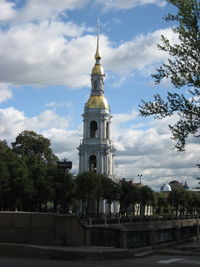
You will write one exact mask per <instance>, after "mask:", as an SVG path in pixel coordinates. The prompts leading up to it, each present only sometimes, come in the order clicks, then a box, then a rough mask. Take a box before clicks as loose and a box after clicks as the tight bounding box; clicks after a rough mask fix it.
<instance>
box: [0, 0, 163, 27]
mask: <svg viewBox="0 0 200 267" xmlns="http://www.w3.org/2000/svg"><path fill="white" fill-rule="evenodd" d="M87 4H88V5H90V7H91V6H92V5H94V4H100V5H101V6H102V7H103V9H105V10H110V9H116V10H121V9H122V10H123V9H131V8H135V7H137V6H142V5H148V4H154V5H157V6H159V7H163V6H165V4H166V2H165V1H164V0H123V1H121V0H59V1H57V0H48V1H40V0H34V1H25V2H24V5H23V6H22V7H20V8H19V7H18V8H16V4H15V3H14V2H9V1H6V0H0V20H1V21H7V20H12V19H15V21H18V22H25V21H29V22H30V21H35V20H36V21H42V20H46V19H48V20H49V19H50V20H55V19H57V18H59V17H60V16H65V17H67V13H66V12H67V11H72V10H75V9H81V8H83V7H85V6H86V5H87ZM41 11H42V12H41Z"/></svg>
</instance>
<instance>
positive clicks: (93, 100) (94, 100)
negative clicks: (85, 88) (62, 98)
mask: <svg viewBox="0 0 200 267" xmlns="http://www.w3.org/2000/svg"><path fill="white" fill-rule="evenodd" d="M87 107H88V108H104V109H109V105H108V101H107V100H106V98H105V97H104V96H103V95H92V96H90V98H89V100H88V102H87Z"/></svg>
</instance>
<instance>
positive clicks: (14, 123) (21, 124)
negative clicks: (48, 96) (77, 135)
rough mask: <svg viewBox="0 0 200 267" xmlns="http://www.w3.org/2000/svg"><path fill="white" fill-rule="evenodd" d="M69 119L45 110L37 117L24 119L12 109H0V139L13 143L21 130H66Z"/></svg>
mask: <svg viewBox="0 0 200 267" xmlns="http://www.w3.org/2000/svg"><path fill="white" fill-rule="evenodd" d="M68 123H69V119H68V120H67V119H66V118H62V117H59V116H58V115H57V114H56V113H55V112H54V111H51V110H45V111H44V112H42V113H41V114H39V115H38V116H37V117H36V116H35V117H29V118H28V117H26V116H25V114H24V112H22V111H19V110H17V109H15V108H13V107H9V108H6V109H0V139H1V140H2V139H3V140H4V139H6V140H7V141H8V142H11V141H13V139H15V137H16V136H17V135H18V134H19V133H20V132H22V131H23V130H33V131H38V132H41V131H44V130H46V129H50V128H53V127H57V128H61V129H62V128H67V127H68Z"/></svg>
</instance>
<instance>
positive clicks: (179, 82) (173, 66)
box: [140, 0, 200, 151]
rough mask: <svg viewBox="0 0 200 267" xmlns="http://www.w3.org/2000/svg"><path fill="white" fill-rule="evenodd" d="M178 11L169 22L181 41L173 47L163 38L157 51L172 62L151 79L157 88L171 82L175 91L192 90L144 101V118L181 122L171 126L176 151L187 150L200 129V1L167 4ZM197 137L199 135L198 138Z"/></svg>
mask: <svg viewBox="0 0 200 267" xmlns="http://www.w3.org/2000/svg"><path fill="white" fill-rule="evenodd" d="M168 2H169V3H170V4H172V5H174V6H175V7H176V8H177V10H178V11H177V14H175V15H173V14H168V15H167V16H166V18H165V19H166V20H167V21H175V22H177V23H178V26H176V27H174V28H173V31H174V32H175V33H177V36H178V39H179V41H178V42H177V43H176V44H170V41H169V40H168V39H167V38H166V37H164V36H162V45H158V48H159V49H160V50H162V51H165V52H168V54H169V55H170V58H169V59H168V62H167V63H165V64H163V65H162V66H161V67H160V68H159V69H158V70H157V74H154V75H152V76H153V77H154V79H155V82H156V83H157V84H158V83H160V82H161V80H162V79H163V78H168V79H170V81H171V83H172V84H173V85H174V86H175V88H181V87H183V86H187V87H189V88H190V89H189V91H188V92H187V93H186V96H184V94H178V93H170V92H168V95H167V100H166V101H165V100H163V99H162V98H161V96H160V95H158V94H157V95H155V96H154V101H149V102H145V101H142V105H140V113H141V115H142V116H150V115H153V116H154V117H155V118H159V119H162V118H164V117H166V116H171V115H173V114H177V115H178V116H179V120H178V121H177V123H176V124H174V125H171V126H170V129H171V132H172V138H173V139H174V140H176V141H177V144H176V145H175V147H176V148H177V149H178V150H180V151H181V150H184V147H185V144H186V139H187V138H188V136H189V134H192V135H194V136H196V134H197V133H198V130H199V127H200V105H199V102H200V100H199V99H200V91H199V88H200V2H199V0H168ZM197 136H198V135H197Z"/></svg>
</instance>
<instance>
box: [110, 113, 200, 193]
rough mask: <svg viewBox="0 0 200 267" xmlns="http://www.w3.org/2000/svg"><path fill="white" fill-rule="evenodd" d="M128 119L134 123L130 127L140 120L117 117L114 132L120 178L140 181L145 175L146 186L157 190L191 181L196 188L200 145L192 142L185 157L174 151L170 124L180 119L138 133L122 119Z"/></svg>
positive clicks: (153, 124) (151, 125)
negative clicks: (177, 181) (172, 183)
mask: <svg viewBox="0 0 200 267" xmlns="http://www.w3.org/2000/svg"><path fill="white" fill-rule="evenodd" d="M131 113H132V114H133V112H131ZM126 115H127V118H128V117H129V119H130V121H129V124H130V123H132V124H133V125H134V124H135V123H136V119H137V118H136V117H134V116H132V117H131V116H130V114H117V115H115V116H114V118H115V120H114V127H113V128H112V130H111V132H112V135H113V141H114V144H115V147H116V148H117V152H116V163H117V164H116V175H118V176H120V177H129V178H133V179H134V180H135V181H139V177H138V176H137V175H138V174H143V178H142V179H143V183H144V184H148V185H149V186H151V187H153V188H154V189H156V190H157V189H158V188H157V186H158V187H160V186H161V185H162V183H163V182H166V181H171V180H179V181H180V182H184V181H185V180H187V181H188V184H189V185H190V186H191V187H194V186H195V183H196V181H195V179H194V178H195V177H197V176H198V172H199V170H198V168H197V167H196V164H197V163H198V156H197V155H198V151H199V149H200V144H199V143H198V144H196V143H194V141H195V140H193V139H190V140H188V145H187V147H186V151H185V152H184V153H180V152H177V151H176V150H175V149H173V148H174V145H175V143H174V142H173V141H172V140H171V138H170V136H171V133H170V131H169V128H168V124H173V123H174V122H175V121H176V117H175V116H174V117H171V118H166V119H164V120H156V121H154V120H153V121H150V123H149V122H148V123H147V124H146V127H145V129H144V128H143V127H142V128H140V129H135V128H133V127H130V125H126V124H124V123H123V120H122V119H121V118H123V117H124V118H126ZM118 118H119V121H118Z"/></svg>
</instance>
